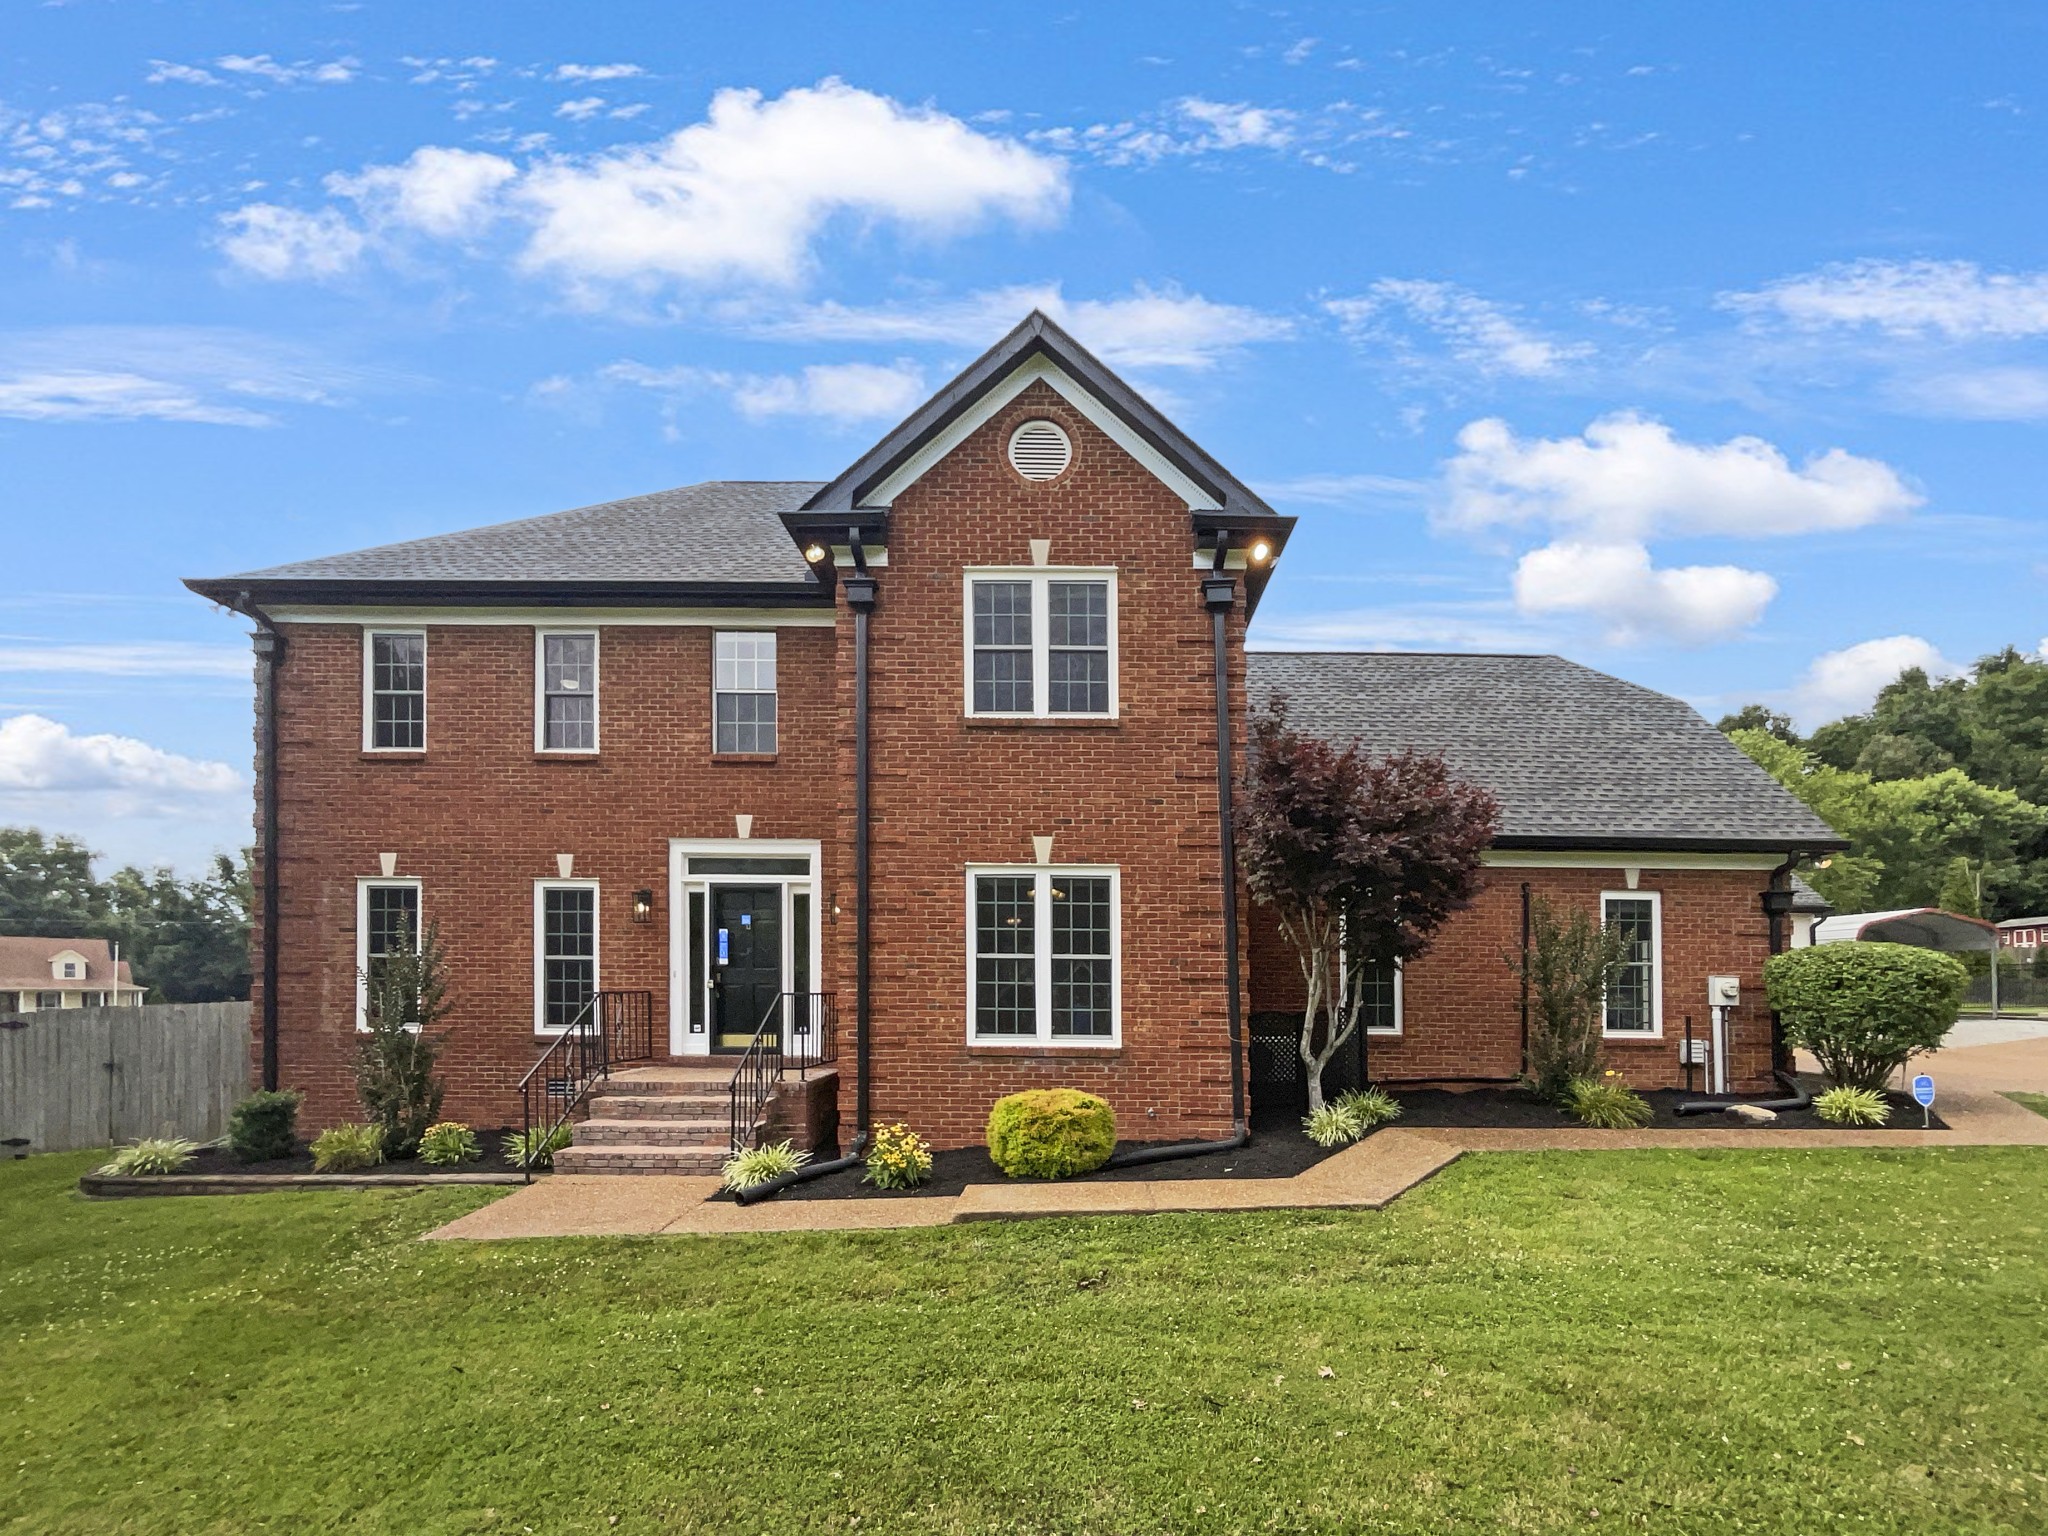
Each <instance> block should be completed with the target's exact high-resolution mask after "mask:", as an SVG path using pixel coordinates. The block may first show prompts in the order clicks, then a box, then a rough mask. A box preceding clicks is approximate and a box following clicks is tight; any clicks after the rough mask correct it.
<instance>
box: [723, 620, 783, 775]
mask: <svg viewBox="0 0 2048 1536" xmlns="http://www.w3.org/2000/svg"><path fill="white" fill-rule="evenodd" d="M714 644H715V646H716V651H715V655H714V659H713V663H712V670H713V673H714V676H713V678H712V700H711V721H712V724H711V729H712V741H711V750H712V751H713V752H717V753H721V754H725V753H737V754H763V755H766V754H772V753H773V752H774V751H775V634H774V631H772V630H741V631H737V632H734V633H725V634H720V635H719V636H718V637H717V639H716V641H715V642H714Z"/></svg>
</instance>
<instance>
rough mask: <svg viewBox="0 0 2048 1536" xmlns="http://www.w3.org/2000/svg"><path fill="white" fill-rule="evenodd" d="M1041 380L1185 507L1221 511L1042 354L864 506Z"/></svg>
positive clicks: (891, 494)
mask: <svg viewBox="0 0 2048 1536" xmlns="http://www.w3.org/2000/svg"><path fill="white" fill-rule="evenodd" d="M1040 380H1043V381H1044V382H1045V383H1046V384H1048V385H1050V386H1051V387H1052V388H1053V389H1055V390H1057V391H1058V392H1059V394H1060V397H1061V398H1062V399H1064V400H1065V401H1066V402H1067V403H1068V404H1069V405H1071V406H1073V408H1074V409H1075V410H1077V411H1079V412H1080V413H1081V414H1082V415H1083V416H1085V417H1087V418H1088V420H1089V421H1090V422H1092V423H1093V424H1094V425H1095V426H1096V427H1098V428H1100V429H1101V431H1102V432H1103V434H1104V435H1105V436H1106V437H1108V438H1109V440H1110V441H1111V442H1113V443H1115V444H1116V445H1117V446H1118V447H1119V448H1121V449H1123V451H1124V452H1125V453H1128V454H1129V455H1130V456H1131V457H1132V458H1133V459H1136V460H1137V461H1138V463H1140V464H1142V465H1143V466H1144V467H1145V469H1146V470H1147V471H1148V472H1149V473H1150V474H1151V475H1152V477H1153V478H1154V479H1156V480H1158V481H1159V482H1160V484H1162V485H1164V486H1165V487H1166V488H1167V489H1168V490H1170V491H1172V492H1173V493H1174V495H1176V496H1178V497H1179V498H1180V499H1181V500H1182V501H1183V502H1185V503H1186V504H1187V506H1188V508H1189V510H1190V511H1196V512H1213V511H1217V510H1219V509H1220V508H1221V507H1222V505H1223V504H1222V503H1221V502H1219V501H1218V500H1217V499H1216V498H1215V497H1214V496H1212V495H1210V494H1209V493H1208V492H1207V491H1205V490H1203V489H1202V488H1201V487H1200V486H1199V485H1197V484H1195V482H1194V481H1193V480H1191V479H1189V478H1188V476H1187V475H1186V474H1185V473H1183V472H1182V470H1181V469H1180V467H1179V466H1178V465H1176V464H1175V463H1174V462H1173V461H1172V460H1171V459H1169V458H1167V457H1166V455H1165V454H1163V453H1161V452H1160V451H1159V450H1158V449H1157V448H1154V447H1153V446H1152V445H1151V444H1150V443H1148V442H1146V441H1145V439H1144V438H1142V437H1140V436H1139V435H1138V434H1137V433H1136V432H1134V431H1132V430H1131V428H1130V426H1129V425H1128V424H1127V423H1126V422H1125V421H1124V419H1123V418H1122V417H1121V416H1118V415H1117V414H1116V412H1114V411H1112V410H1111V409H1109V407H1108V406H1106V405H1104V404H1103V403H1102V402H1101V401H1100V400H1099V399H1097V398H1096V397H1095V395H1094V394H1092V393H1091V392H1090V391H1089V390H1088V389H1086V388H1085V387H1083V386H1082V385H1081V384H1080V383H1079V382H1078V381H1077V380H1076V379H1075V378H1074V377H1073V375H1071V374H1069V373H1068V372H1067V371H1066V370H1065V369H1064V368H1062V367H1060V366H1059V364H1057V363H1055V362H1054V361H1053V360H1052V359H1051V358H1049V357H1045V356H1043V355H1040V356H1037V357H1033V358H1031V359H1030V360H1029V361H1028V362H1025V363H1022V364H1020V365H1019V366H1018V367H1017V368H1016V369H1015V370H1013V371H1012V372H1011V373H1010V374H1009V375H1008V376H1007V377H1005V378H1004V379H1003V381H1002V382H1001V383H1000V384H998V385H996V386H995V387H994V388H993V389H991V390H990V391H989V392H988V393H987V394H985V395H983V396H982V397H981V399H979V400H977V401H976V402H975V403H974V406H973V408H972V409H970V410H968V411H966V412H964V413H963V414H962V415H961V416H960V417H959V418H958V419H957V420H955V421H954V422H953V423H952V424H951V425H950V426H948V427H947V428H946V430H945V431H943V432H941V433H940V434H939V435H938V436H937V437H935V438H933V439H932V440H931V441H930V442H928V443H926V444H925V445H924V447H922V448H920V449H919V450H918V451H917V452H916V453H914V454H912V455H911V456H910V458H908V459H906V460H905V461H904V462H903V463H902V464H901V465H900V466H898V468H897V469H896V471H895V473H894V474H892V475H890V476H889V478H888V479H886V480H884V481H883V482H882V483H881V484H880V485H878V486H876V487H875V488H874V490H873V491H871V492H870V493H869V494H868V495H867V496H866V497H864V498H863V499H862V501H861V505H862V506H865V507H887V506H893V505H894V504H895V501H896V498H897V497H898V496H901V495H902V494H903V493H904V492H905V491H907V490H909V489H910V487H911V486H913V485H915V484H917V482H918V481H920V480H922V479H923V478H924V477H925V476H926V475H927V474H929V473H930V472H931V470H932V468H933V467H934V466H935V465H937V464H938V463H939V461H940V460H942V459H944V458H945V457H946V456H947V455H948V454H950V453H951V452H952V451H953V450H954V449H955V448H958V447H959V446H960V445H961V444H962V443H964V442H966V441H967V439H968V438H969V437H970V436H971V435H973V433H974V432H976V431H977V430H979V429H980V428H981V427H983V426H984V425H986V424H987V423H988V422H989V421H990V420H992V419H993V418H994V417H995V415H996V413H997V412H999V411H1001V410H1002V409H1003V407H1005V406H1006V405H1008V404H1009V403H1010V402H1011V401H1012V400H1014V399H1016V398H1017V396H1019V395H1020V394H1022V393H1023V392H1024V391H1025V389H1026V388H1028V387H1029V386H1030V385H1032V384H1034V383H1037V382H1038V381H1040Z"/></svg>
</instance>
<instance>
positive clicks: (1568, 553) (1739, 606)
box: [1514, 541, 1778, 645]
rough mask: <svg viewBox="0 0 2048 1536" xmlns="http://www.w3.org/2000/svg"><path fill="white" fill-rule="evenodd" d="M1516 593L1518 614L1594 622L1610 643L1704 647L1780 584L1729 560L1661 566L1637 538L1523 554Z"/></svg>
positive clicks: (1744, 620) (1758, 612)
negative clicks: (1579, 616)
mask: <svg viewBox="0 0 2048 1536" xmlns="http://www.w3.org/2000/svg"><path fill="white" fill-rule="evenodd" d="M1514 591H1515V606H1516V607H1517V608H1519V609H1520V610H1521V611H1522V612H1523V613H1526V614H1531V615H1538V616H1549V615H1554V614H1586V615H1588V616H1590V617H1593V618H1595V619H1597V620H1599V621H1600V622H1601V623H1602V624H1603V625H1604V626H1605V638H1606V640H1607V642H1608V643H1609V644H1611V645H1637V644H1642V643H1644V642H1648V641H1670V642H1674V643H1676V644H1679V645H1705V644H1708V643H1710V642H1712V641H1716V640H1724V639H1727V638H1728V637H1729V636H1731V635H1734V634H1738V633H1740V632H1741V631H1742V630H1745V629H1747V628H1749V627H1750V626H1751V625H1752V624H1754V623H1756V622H1757V620H1759V619H1761V618H1762V617H1763V614H1764V609H1765V608H1767V607H1769V606H1770V601H1771V599H1772V598H1774V597H1776V596H1777V595H1778V584H1777V582H1775V581H1773V580H1772V579H1771V578H1770V577H1769V576H1766V575H1765V574H1764V573H1763V572H1761V571H1746V570H1743V569H1742V568H1741V567H1739V566H1733V565H1689V566H1681V567H1678V568H1676V569H1669V570H1660V569H1658V568H1657V567H1656V566H1655V565H1653V564H1652V563H1651V560H1650V552H1649V550H1647V549H1646V548H1644V547H1643V546H1642V545H1641V544H1635V543H1614V544H1584V543H1578V542H1573V541H1566V542H1561V543H1556V544H1548V545H1545V546H1544V547H1543V548H1541V549H1534V550H1531V551H1530V552H1529V553H1528V554H1526V555H1524V556H1523V557H1522V559H1521V562H1520V563H1519V564H1518V565H1517V566H1516V567H1515V581H1514Z"/></svg>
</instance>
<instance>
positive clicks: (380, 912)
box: [356, 880, 420, 1028]
mask: <svg viewBox="0 0 2048 1536" xmlns="http://www.w3.org/2000/svg"><path fill="white" fill-rule="evenodd" d="M419 942H420V883H419V881H417V880H359V881H357V882H356V1024H357V1027H358V1028H361V1027H364V1026H365V1025H366V1024H367V1022H368V1018H369V1006H370V993H371V992H372V991H373V990H374V989H375V988H376V986H377V983H378V982H379V980H380V979H381V978H382V973H383V967H384V962H385V961H386V960H387V959H389V958H390V957H391V956H392V955H395V954H397V953H399V952H400V951H402V950H408V949H417V948H418V947H419Z"/></svg>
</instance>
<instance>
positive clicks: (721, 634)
mask: <svg viewBox="0 0 2048 1536" xmlns="http://www.w3.org/2000/svg"><path fill="white" fill-rule="evenodd" d="M727 635H767V636H768V637H769V638H770V639H773V640H774V641H775V686H774V687H773V688H721V687H719V686H718V642H719V641H720V640H723V639H724V638H725V637H726V636H727ZM721 693H730V694H732V695H733V696H734V697H735V698H737V697H738V696H739V695H741V694H743V693H754V694H758V693H766V694H769V695H771V696H772V697H773V698H774V700H775V750H774V751H773V752H720V751H719V750H718V696H719V695H720V694H721ZM781 754H782V640H781V638H780V637H779V636H777V635H776V633H775V631H774V630H772V629H761V628H749V629H716V630H713V631H712V632H711V755H712V756H713V757H779V756H781Z"/></svg>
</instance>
